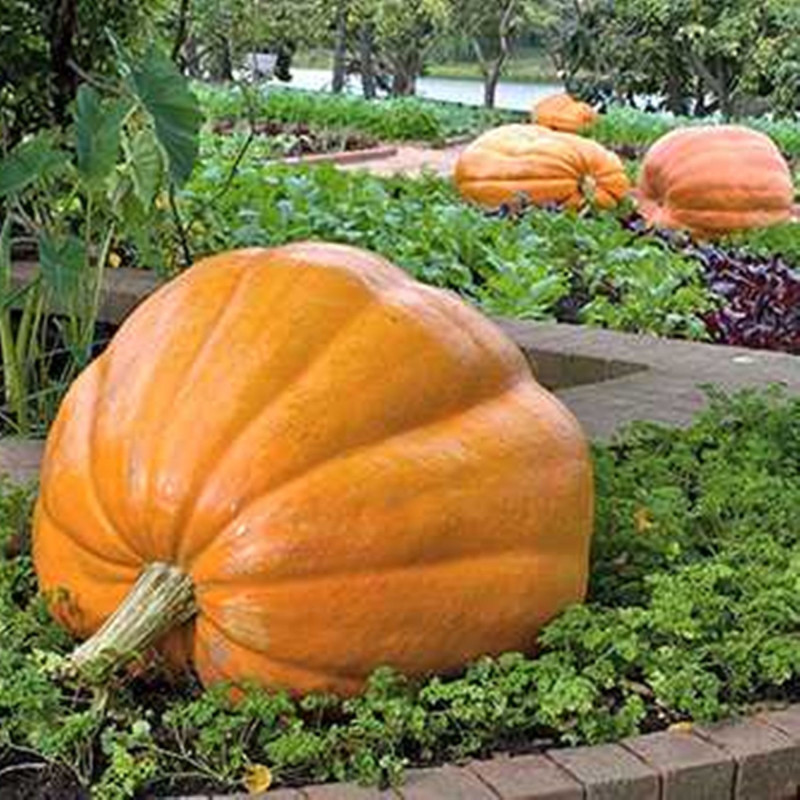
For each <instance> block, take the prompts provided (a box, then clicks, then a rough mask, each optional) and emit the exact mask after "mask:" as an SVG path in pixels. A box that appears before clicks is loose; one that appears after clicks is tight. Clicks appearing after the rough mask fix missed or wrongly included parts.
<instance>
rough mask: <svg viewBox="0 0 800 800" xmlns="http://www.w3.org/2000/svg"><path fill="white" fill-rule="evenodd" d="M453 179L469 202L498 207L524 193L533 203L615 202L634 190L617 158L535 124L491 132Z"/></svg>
mask: <svg viewBox="0 0 800 800" xmlns="http://www.w3.org/2000/svg"><path fill="white" fill-rule="evenodd" d="M454 178H455V182H456V185H457V187H458V190H459V192H460V193H461V194H462V195H463V196H464V197H466V198H467V199H469V200H473V201H474V202H476V203H480V204H481V205H484V206H487V207H489V208H496V207H498V206H500V205H502V204H504V203H514V202H516V201H517V200H518V198H520V197H524V198H525V199H526V200H527V201H529V202H531V203H533V204H534V205H540V206H541V205H548V204H551V203H557V204H561V205H564V206H567V207H568V208H579V207H581V206H582V205H584V204H585V203H586V202H587V201H589V200H592V201H594V202H595V203H597V205H599V206H600V207H602V208H610V207H613V206H615V205H616V204H617V203H618V202H619V201H620V200H621V199H622V197H623V196H624V195H625V194H626V193H627V191H628V189H629V188H630V183H629V181H628V177H627V175H626V174H625V167H624V166H623V164H622V161H620V159H619V157H618V156H617V155H616V154H614V153H612V152H610V151H609V150H606V148H605V147H603V146H602V145H600V144H598V143H597V142H594V141H592V140H591V139H585V138H583V137H581V136H575V135H573V134H568V133H556V132H555V131H551V130H548V129H546V128H542V127H539V126H537V125H503V126H501V127H499V128H494V129H493V130H490V131H487V132H486V133H484V134H482V135H481V136H479V137H478V138H477V139H476V140H475V141H474V142H472V143H471V144H470V145H469V146H468V147H467V148H466V149H465V150H464V151H463V152H462V153H461V154H460V155H459V157H458V160H457V161H456V166H455V173H454Z"/></svg>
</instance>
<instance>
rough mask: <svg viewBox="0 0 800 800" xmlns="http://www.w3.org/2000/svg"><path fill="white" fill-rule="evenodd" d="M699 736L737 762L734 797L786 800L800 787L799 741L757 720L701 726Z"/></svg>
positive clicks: (745, 799) (735, 798) (698, 728)
mask: <svg viewBox="0 0 800 800" xmlns="http://www.w3.org/2000/svg"><path fill="white" fill-rule="evenodd" d="M695 730H696V732H697V733H698V735H700V736H702V737H703V738H705V739H707V740H708V741H710V742H712V743H713V744H715V745H717V746H719V747H722V748H723V749H724V750H726V751H727V752H729V753H730V754H731V755H732V756H733V757H734V758H735V759H736V763H737V768H736V778H735V785H734V793H733V795H732V798H733V800H763V798H770V800H784V798H786V799H787V800H788V798H795V797H796V796H797V790H798V786H800V744H798V743H797V742H796V741H793V740H792V739H791V738H790V737H789V736H787V735H786V734H785V733H782V732H781V731H779V730H778V729H777V728H773V727H772V726H770V725H766V724H764V723H763V722H759V721H757V720H755V719H740V720H730V721H727V722H723V723H720V724H718V725H698V726H696V728H695Z"/></svg>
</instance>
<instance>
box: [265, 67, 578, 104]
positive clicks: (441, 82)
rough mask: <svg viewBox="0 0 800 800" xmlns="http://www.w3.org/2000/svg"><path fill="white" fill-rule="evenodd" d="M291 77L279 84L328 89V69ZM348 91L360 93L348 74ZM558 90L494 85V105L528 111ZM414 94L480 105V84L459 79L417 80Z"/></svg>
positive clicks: (304, 71) (295, 73)
mask: <svg viewBox="0 0 800 800" xmlns="http://www.w3.org/2000/svg"><path fill="white" fill-rule="evenodd" d="M292 76H293V79H292V81H291V83H289V84H281V85H283V86H287V85H288V86H290V87H292V86H294V87H297V88H298V89H315V90H318V91H319V90H328V89H330V86H331V71H330V70H329V69H292ZM348 90H349V91H352V92H360V91H361V79H360V78H359V77H358V76H356V75H351V76H350V77H349V81H348ZM560 91H563V87H562V86H561V84H559V83H515V82H513V81H500V83H499V84H498V86H497V100H496V104H497V107H498V108H508V109H513V110H515V111H528V110H529V109H530V107H531V104H532V103H533V102H534V101H535V100H538V99H539V98H540V97H544V96H546V95H548V94H554V93H555V92H560ZM417 95H418V96H419V97H428V98H430V99H431V100H449V101H451V102H455V103H465V104H467V105H472V106H482V105H483V82H482V81H478V80H469V79H460V78H419V79H418V80H417Z"/></svg>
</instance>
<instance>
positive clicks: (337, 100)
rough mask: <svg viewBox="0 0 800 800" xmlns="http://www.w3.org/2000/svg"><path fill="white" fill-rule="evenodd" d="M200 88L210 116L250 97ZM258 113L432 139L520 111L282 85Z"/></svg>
mask: <svg viewBox="0 0 800 800" xmlns="http://www.w3.org/2000/svg"><path fill="white" fill-rule="evenodd" d="M196 91H197V93H198V95H199V97H200V98H201V102H202V104H203V108H204V109H205V110H206V113H207V115H208V117H209V118H210V119H212V120H213V119H220V118H234V119H237V118H240V117H242V116H243V113H244V112H243V109H244V107H245V103H246V100H245V97H244V95H243V90H242V88H241V87H226V88H217V87H211V86H207V85H197V86H196ZM255 114H256V117H257V118H258V119H261V120H277V121H279V122H302V123H305V124H307V125H310V126H312V127H316V128H333V129H350V130H356V131H362V132H364V133H368V134H371V135H372V136H375V137H377V138H379V139H383V140H386V141H394V140H424V141H432V142H442V141H444V140H445V139H448V138H451V137H454V136H462V135H465V134H470V133H478V132H480V131H481V130H484V129H486V128H490V127H492V126H493V125H499V124H501V123H502V122H511V121H518V120H519V119H520V118H521V117H522V115H521V114H519V113H516V112H511V111H487V110H486V109H480V108H473V107H471V106H463V105H459V104H456V103H440V102H435V101H433V100H422V99H419V98H416V97H401V98H391V99H388V100H365V99H363V98H361V97H356V96H353V95H332V94H327V93H325V92H310V91H300V90H295V89H279V88H269V89H267V90H264V91H262V92H261V93H260V94H259V96H258V98H257V100H256V103H255Z"/></svg>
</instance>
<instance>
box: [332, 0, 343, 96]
mask: <svg viewBox="0 0 800 800" xmlns="http://www.w3.org/2000/svg"><path fill="white" fill-rule="evenodd" d="M346 81H347V2H346V0H339V3H338V5H337V6H336V43H335V45H334V49H333V80H332V82H331V89H332V91H333V93H334V94H340V93H341V92H342V90H343V89H344V85H345V83H346Z"/></svg>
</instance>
